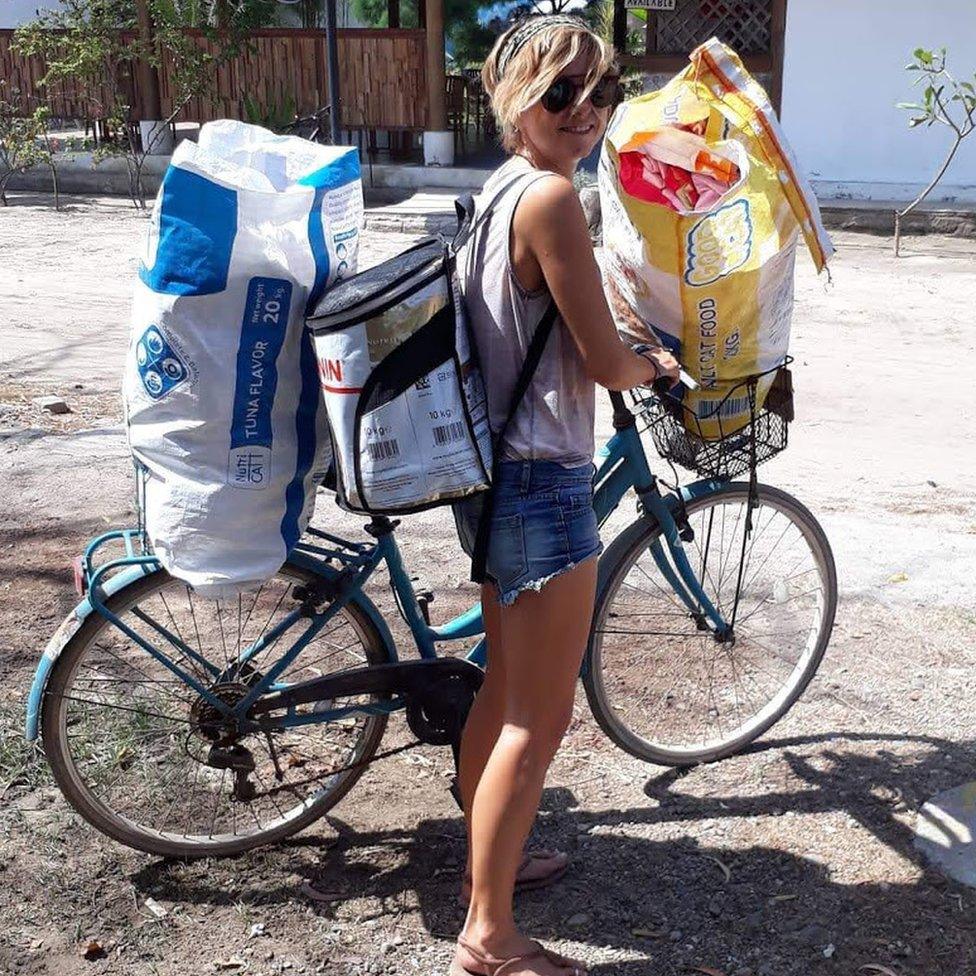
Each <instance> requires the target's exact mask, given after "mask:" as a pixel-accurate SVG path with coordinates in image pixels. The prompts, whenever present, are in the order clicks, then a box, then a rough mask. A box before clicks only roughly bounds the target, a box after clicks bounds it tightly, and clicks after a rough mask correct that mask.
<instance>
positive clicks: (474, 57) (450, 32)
mask: <svg viewBox="0 0 976 976" xmlns="http://www.w3.org/2000/svg"><path fill="white" fill-rule="evenodd" d="M423 2H424V0H400V25H401V26H402V27H417V26H418V25H419V23H420V21H419V18H418V4H419V3H423ZM571 2H574V0H537V2H531V0H526V2H513V3H511V4H509V5H508V6H507V8H504V9H503V11H502V13H501V14H499V15H497V16H495V17H493V18H492V19H491V20H490V21H489V22H488V23H484V24H483V23H481V21H480V19H479V16H478V15H479V13H480V12H481V10H482V9H483V8H484V7H485V6H487V5H486V4H484V3H480V2H477V0H444V23H445V25H446V28H445V33H446V35H447V40H448V44H449V46H450V50H451V54H452V56H453V58H454V61H455V63H456V64H457V65H459V66H460V67H464V68H467V67H473V66H477V65H481V64H482V63H483V62H484V59H485V58H486V57H487V55H488V52H489V51H490V50H491V47H492V45H493V44H494V43H495V40H496V38H497V37H498V36H499V34H501V33H503V32H504V31H505V30H507V29H508V28H509V27H510V26H511V25H512V24H513V23H515V21H517V20H519V19H521V18H522V17H526V16H528V15H530V14H551V13H559V12H561V11H563V10H565V9H566V8H567V6H568V5H569V4H570V3H571ZM600 6H601V0H587V2H586V3H585V4H584V5H583V6H580V5H579V4H576V5H575V6H574V7H573V11H572V12H573V13H579V14H581V15H582V16H583V17H584V18H586V19H588V20H591V19H592V16H593V12H594V11H597V10H598V9H599V8H600ZM352 9H353V13H354V14H355V16H356V17H357V18H358V19H359V20H361V21H362V22H363V23H365V24H369V25H370V26H371V27H387V26H388V25H389V20H388V17H387V11H388V4H387V0H352Z"/></svg>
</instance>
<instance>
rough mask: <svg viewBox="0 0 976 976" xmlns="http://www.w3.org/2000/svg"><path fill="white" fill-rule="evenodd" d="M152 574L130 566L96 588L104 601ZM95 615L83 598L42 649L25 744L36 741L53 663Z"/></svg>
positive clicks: (34, 682) (29, 706) (88, 601)
mask: <svg viewBox="0 0 976 976" xmlns="http://www.w3.org/2000/svg"><path fill="white" fill-rule="evenodd" d="M155 572H158V569H150V568H149V567H148V566H133V567H131V568H130V569H126V570H124V571H123V572H121V573H116V575H115V576H113V577H112V578H111V579H109V580H107V581H106V582H104V583H103V584H102V585H101V586H100V587H99V589H100V590H101V591H102V593H103V594H104V596H105V598H107V597H110V596H112V594H113V593H117V592H118V591H119V590H121V589H122V587H124V586H128V585H129V584H130V583H134V582H135V581H136V580H137V579H139V578H140V577H142V576H148V575H149V574H150V573H155ZM95 612H96V610H95V608H94V607H93V606H92V604H91V600H89V598H88V597H87V596H86V597H85V598H84V599H83V600H82V601H81V602H80V603H79V604H78V605H77V606H76V607H75V608H74V609H73V610H72V611H71V613H69V614H68V616H67V617H65V618H64V620H62V621H61V626H60V627H58V629H57V630H56V631H55V632H54V635H53V636H52V637H51V639H50V640H49V641H48V642H47V647H45V648H44V653H43V654H42V655H41V660H40V661H39V662H38V664H37V670H36V671H35V672H34V680H33V682H32V683H31V689H30V694H29V695H28V696H27V720H26V726H25V729H24V734H25V738H26V739H27V741H28V742H34V741H36V739H37V733H38V728H39V726H40V720H41V702H42V701H43V699H44V689H45V688H46V687H47V681H48V677H49V676H50V674H51V670H52V668H53V667H54V664H55V662H56V661H57V659H58V658H59V657H60V656H61V652H62V651H63V650H64V649H65V647H66V646H67V644H68V641H70V640H71V638H72V637H74V636H75V634H76V633H78V631H79V629H80V628H81V625H82V624H83V623H84V622H85V621H86V620H87V619H88V618H89V617H90V616H91V615H92V614H93V613H95Z"/></svg>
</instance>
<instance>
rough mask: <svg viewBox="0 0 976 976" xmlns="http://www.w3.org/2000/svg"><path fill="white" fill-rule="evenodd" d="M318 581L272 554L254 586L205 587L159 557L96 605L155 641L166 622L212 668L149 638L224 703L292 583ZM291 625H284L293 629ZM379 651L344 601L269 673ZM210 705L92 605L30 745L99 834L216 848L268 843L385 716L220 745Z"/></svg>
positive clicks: (326, 789) (178, 850)
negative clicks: (271, 571)
mask: <svg viewBox="0 0 976 976" xmlns="http://www.w3.org/2000/svg"><path fill="white" fill-rule="evenodd" d="M316 579H317V577H316V575H315V574H314V573H311V572H309V571H308V570H306V569H303V568H301V567H298V566H294V565H291V564H289V563H286V564H285V565H284V566H282V567H281V569H280V570H279V571H278V573H277V574H276V575H275V576H273V577H272V578H271V579H270V580H268V581H267V582H266V583H264V584H263V585H262V586H261V587H260V588H259V589H258V590H256V591H255V592H252V593H247V594H243V595H242V596H240V597H235V598H234V599H232V600H203V599H201V598H200V597H198V596H195V595H194V593H193V591H192V590H191V589H190V588H189V587H187V586H186V584H184V583H182V582H181V581H179V580H177V579H175V578H174V577H172V576H170V575H169V574H168V573H166V572H164V571H162V570H160V571H159V572H156V573H153V574H151V575H150V576H146V577H144V578H142V579H139V580H137V581H135V582H133V583H131V584H129V585H128V586H126V587H124V588H123V589H121V590H120V591H119V592H118V593H116V594H114V595H113V596H112V597H111V598H110V599H109V601H108V603H107V606H108V608H109V609H110V610H111V611H112V612H113V613H115V614H116V615H117V616H118V617H119V618H120V619H121V620H122V621H123V622H124V623H125V624H126V625H127V626H128V627H129V628H131V629H132V630H133V631H134V632H135V633H137V634H139V635H140V636H141V637H142V638H144V639H145V640H147V641H149V642H150V644H152V645H153V646H155V647H160V644H161V641H160V632H159V628H163V629H165V630H166V631H168V632H169V633H171V634H174V635H176V636H177V637H178V639H179V640H180V641H181V642H182V643H183V644H184V645H185V646H186V647H187V648H189V649H191V650H192V651H194V652H195V653H196V654H198V655H200V656H201V657H202V658H203V659H205V661H206V662H208V663H209V664H212V665H214V666H215V668H216V670H217V671H219V673H217V674H214V673H213V672H212V671H208V670H207V668H206V667H205V666H204V665H202V664H201V663H200V662H198V661H196V660H195V659H194V658H193V657H192V656H191V655H188V654H186V653H184V652H182V651H178V650H177V647H176V646H170V645H167V644H165V642H163V644H164V645H165V646H164V647H161V648H160V649H163V650H165V651H166V652H167V653H168V655H169V656H170V657H172V658H173V659H175V660H177V663H179V664H180V666H181V667H183V668H184V670H186V671H188V672H189V673H190V674H192V675H193V676H194V678H195V679H196V680H197V681H198V682H200V683H201V684H202V685H203V686H205V687H207V688H208V689H209V690H210V691H211V692H212V693H213V694H214V695H216V696H217V697H219V698H220V699H221V700H222V701H225V702H227V703H228V704H233V703H235V702H237V701H241V700H242V699H243V697H244V696H245V695H247V694H248V691H249V689H250V687H252V686H253V685H254V684H255V683H256V682H257V681H258V680H260V677H261V676H262V675H263V674H264V673H266V672H267V671H268V670H269V669H270V668H271V667H272V666H273V665H274V664H275V663H276V662H277V661H278V660H279V659H280V658H281V657H282V656H283V655H284V653H285V650H286V646H283V644H284V638H279V640H276V641H272V642H270V644H269V645H268V646H266V647H265V648H264V650H262V651H261V652H260V653H258V654H255V655H253V656H251V657H248V655H247V652H246V649H247V648H249V647H251V646H252V645H253V644H254V643H255V642H256V641H257V640H258V638H259V637H260V636H261V635H262V634H268V633H270V632H272V631H273V630H274V628H275V626H276V625H277V624H279V623H280V622H281V620H282V619H283V618H284V616H285V615H286V614H287V613H289V612H291V611H292V610H293V609H294V608H295V606H296V605H297V599H296V597H295V594H294V589H295V585H296V584H306V583H311V582H314V581H315V580H316ZM302 629H303V628H302V627H301V626H296V628H295V631H296V633H294V634H292V632H291V631H289V632H288V633H289V634H292V637H293V638H294V637H295V636H297V635H298V633H301V631H302ZM289 646H290V645H289ZM245 659H246V663H245ZM390 660H392V651H391V649H390V648H389V647H388V646H387V644H386V642H385V641H384V639H383V638H382V636H381V635H380V634H379V632H378V631H377V629H376V627H375V625H374V624H373V623H372V621H371V619H370V617H369V615H368V613H367V612H366V611H365V610H364V609H363V608H362V607H360V606H359V605H358V604H357V603H356V602H355V601H354V602H352V603H350V604H349V605H347V606H346V607H345V608H344V609H343V610H341V611H340V612H339V613H338V614H337V615H336V616H335V617H334V618H333V619H332V620H330V621H329V623H328V624H327V625H326V626H325V627H324V628H323V629H322V630H321V631H320V632H319V633H318V634H317V635H316V636H315V638H314V639H313V640H312V641H311V642H310V643H309V644H308V645H307V646H306V647H305V648H304V649H303V650H302V652H301V653H300V654H299V655H298V657H297V658H296V659H295V660H294V661H293V662H292V663H291V664H290V665H289V666H288V668H287V669H286V670H285V671H284V672H283V673H282V674H281V675H280V676H279V678H278V680H277V683H278V685H279V686H280V685H282V684H291V683H297V682H300V681H305V680H309V679H312V678H317V677H321V676H322V675H325V674H329V673H331V672H334V671H339V670H342V669H345V668H350V667H360V666H365V665H367V664H382V663H386V662H388V661H390ZM377 701H378V699H377V698H376V697H375V696H367V695H363V696H359V697H358V698H356V699H342V700H333V701H328V702H315V703H313V704H312V705H311V706H302V708H303V709H309V710H310V712H312V713H314V712H315V711H318V710H323V709H328V710H330V711H331V710H334V709H339V708H342V707H343V706H353V705H368V704H376V702H377ZM308 717H309V718H312V719H314V716H313V715H310V716H308ZM216 718H217V715H216V710H215V709H214V708H213V706H212V705H210V704H209V703H208V702H207V701H206V700H205V699H203V698H202V697H201V696H200V695H199V694H197V693H196V692H195V691H194V689H193V688H191V687H190V686H189V685H187V684H185V683H184V682H183V681H182V680H180V679H179V678H177V677H176V676H175V675H174V674H173V673H172V672H171V671H169V670H168V669H167V668H166V667H165V666H164V665H163V664H162V663H160V662H159V661H158V660H157V659H156V658H154V657H152V656H151V655H150V654H149V653H148V652H147V651H146V650H145V649H144V648H143V647H142V646H140V645H139V644H138V643H137V642H136V641H134V640H132V639H131V638H130V637H128V636H127V635H126V634H125V633H124V632H123V631H121V630H120V629H118V628H117V627H116V626H114V624H112V623H110V622H109V621H108V620H107V619H105V618H104V617H102V616H101V615H100V614H97V613H93V614H92V615H91V616H90V617H88V618H87V619H86V620H85V622H84V624H82V626H81V627H80V628H79V629H78V631H77V633H76V634H75V635H74V636H73V637H72V638H71V640H69V642H68V643H67V645H66V646H65V648H64V650H63V651H62V653H61V656H60V657H59V658H58V661H57V663H56V664H55V666H54V669H53V671H52V673H51V677H50V680H49V683H48V687H47V690H46V692H45V696H44V702H43V711H42V732H43V741H44V750H45V753H46V754H47V757H48V761H49V762H50V764H51V768H52V770H53V772H54V776H55V779H56V780H57V783H58V786H59V787H60V788H61V791H62V792H63V793H64V796H65V798H66V799H67V800H68V802H69V803H70V804H71V805H72V806H73V807H74V808H75V809H76V810H77V811H78V812H79V813H80V814H81V815H82V816H83V817H84V818H85V819H86V820H88V821H89V822H90V823H91V824H93V825H94V826H95V827H96V828H97V829H98V830H100V831H102V832H103V833H105V834H108V835H109V836H110V837H113V838H115V839H116V840H118V841H120V842H121V843H123V844H127V845H128V846H130V847H135V848H137V849H139V850H143V851H147V852H149V853H151V854H158V855H163V856H170V857H173V856H176V857H192V856H213V855H230V854H239V853H241V852H243V851H246V850H250V849H252V848H255V847H259V846H262V845H265V844H271V843H275V842H277V841H279V840H281V839H282V838H284V837H287V836H289V835H290V834H293V833H295V832H297V831H299V830H301V829H302V828H304V827H306V826H307V825H308V824H310V823H311V822H312V821H314V820H315V819H317V818H318V817H321V816H322V814H324V813H325V812H326V811H327V810H329V809H330V808H331V807H332V806H334V805H335V804H336V803H338V801H339V800H340V799H342V797H343V796H344V795H345V794H346V793H347V792H348V791H349V790H350V789H351V788H352V786H353V784H354V783H355V782H356V780H357V779H358V778H359V777H360V776H361V775H362V773H363V771H364V766H363V765H362V764H363V763H364V762H365V761H368V760H369V758H370V757H371V756H372V755H373V754H374V753H375V751H376V749H377V747H378V745H379V743H380V739H381V738H382V736H383V732H384V729H385V727H386V715H385V714H382V713H379V714H363V713H361V712H352V713H351V714H349V715H348V716H347V717H345V718H341V719H339V720H337V721H330V722H321V723H319V722H314V721H311V722H310V724H307V725H299V726H294V727H290V728H284V729H277V730H273V731H271V732H269V733H268V734H267V735H263V734H259V733H253V732H252V733H248V734H247V735H245V736H242V737H240V738H239V741H236V742H234V743H225V742H217V741H216V740H217V736H215V734H214V733H213V729H214V727H215V720H216ZM215 750H216V751H215ZM242 758H243V759H244V760H245V761H246V762H247V763H249V764H250V765H251V766H252V768H251V770H250V771H248V772H247V773H246V775H245V776H244V782H243V784H242V781H241V776H240V775H235V768H234V765H233V763H235V762H239V761H240V760H241V759H242Z"/></svg>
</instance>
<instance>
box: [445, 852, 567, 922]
mask: <svg viewBox="0 0 976 976" xmlns="http://www.w3.org/2000/svg"><path fill="white" fill-rule="evenodd" d="M538 861H551V862H553V864H552V867H551V868H550V870H548V871H545V872H543V873H542V874H537V875H535V876H534V877H529V878H520V877H519V875H521V874H522V873H523V872H524V871H525V869H526V868H527V867H529V865H531V864H533V862H538ZM568 868H569V857H568V856H567V855H566V854H563V853H562V852H561V851H529V852H528V853H527V854H526V855H525V857H523V858H522V863H521V864H520V865H519V869H518V874H516V876H515V893H516V894H517V893H518V892H520V891H534V890H535V889H536V888H545V887H546V886H547V885H551V884H554V883H555V882H556V881H558V880H559V879H560V878H561V877H562V876H563V875H564V874H565V873H566V870H567V869H568ZM470 900H471V879H470V877H467V876H465V878H464V881H463V882H462V883H461V893H460V894H459V895H458V901H459V902H460V903H461V906H462V907H463V908H467V906H468V902H469V901H470Z"/></svg>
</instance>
